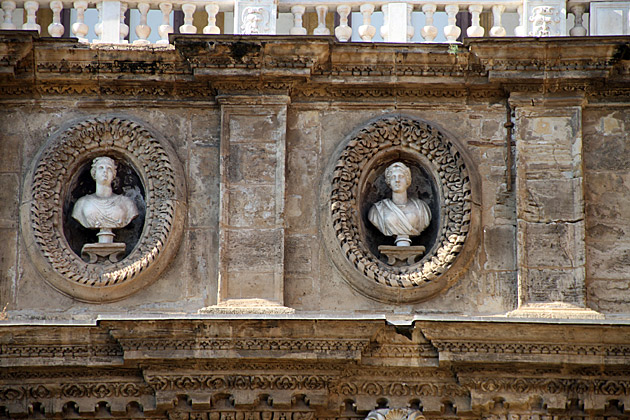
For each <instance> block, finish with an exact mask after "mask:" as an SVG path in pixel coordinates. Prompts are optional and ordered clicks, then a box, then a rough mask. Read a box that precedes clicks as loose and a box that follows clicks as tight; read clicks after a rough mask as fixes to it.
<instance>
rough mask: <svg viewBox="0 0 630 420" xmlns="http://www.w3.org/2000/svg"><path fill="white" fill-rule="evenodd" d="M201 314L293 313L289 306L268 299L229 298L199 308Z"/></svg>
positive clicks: (293, 310)
mask: <svg viewBox="0 0 630 420" xmlns="http://www.w3.org/2000/svg"><path fill="white" fill-rule="evenodd" d="M198 313H200V314H293V313H295V309H293V308H287V307H286V306H282V305H279V304H278V303H275V302H272V301H269V300H266V299H229V300H226V301H224V302H221V303H219V304H217V305H213V306H207V307H205V308H201V309H199V311H198Z"/></svg>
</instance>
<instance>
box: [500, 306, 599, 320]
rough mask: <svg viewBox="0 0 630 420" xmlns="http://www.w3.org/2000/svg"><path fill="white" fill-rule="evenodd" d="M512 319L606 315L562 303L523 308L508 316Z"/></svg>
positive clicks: (574, 317)
mask: <svg viewBox="0 0 630 420" xmlns="http://www.w3.org/2000/svg"><path fill="white" fill-rule="evenodd" d="M507 316H508V317H510V318H560V319H605V318H606V317H605V315H604V314H601V313H599V312H596V311H594V310H592V309H589V308H581V307H578V306H572V305H567V304H561V303H543V304H533V305H531V304H530V305H526V306H522V307H520V308H518V309H516V310H514V311H512V312H508V314H507Z"/></svg>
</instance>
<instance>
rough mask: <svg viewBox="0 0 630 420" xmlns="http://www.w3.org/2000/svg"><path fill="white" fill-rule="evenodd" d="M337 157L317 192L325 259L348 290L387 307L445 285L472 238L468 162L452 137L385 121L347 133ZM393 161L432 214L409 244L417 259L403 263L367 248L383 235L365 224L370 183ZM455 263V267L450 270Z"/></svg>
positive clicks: (411, 123) (416, 124)
mask: <svg viewBox="0 0 630 420" xmlns="http://www.w3.org/2000/svg"><path fill="white" fill-rule="evenodd" d="M337 156H339V157H338V160H337V161H336V162H335V164H334V167H333V168H332V171H333V173H332V176H331V179H330V187H329V189H328V190H326V191H325V193H326V194H327V195H328V196H327V197H326V200H327V201H328V202H329V204H330V205H329V207H328V208H329V209H330V213H329V214H326V215H325V216H328V217H329V219H328V222H329V225H328V226H326V227H325V228H324V231H325V234H326V231H328V247H329V251H330V255H331V258H332V259H333V261H334V262H335V264H336V265H337V267H338V268H339V269H340V271H342V273H344V274H346V278H347V279H348V281H349V282H350V284H351V286H353V287H354V288H355V289H357V290H358V291H360V292H361V293H364V294H366V295H367V296H369V297H372V298H374V299H377V300H381V301H390V302H391V301H394V302H409V301H418V300H422V299H427V298H429V297H431V296H432V295H434V294H435V293H438V292H439V291H440V290H443V289H444V288H445V287H447V286H448V285H449V284H450V282H451V281H452V280H453V279H454V278H455V275H456V273H457V272H458V270H460V269H461V265H462V263H463V262H464V261H465V260H466V258H465V257H464V258H459V256H460V255H461V254H462V253H463V250H464V247H465V245H466V244H467V243H471V242H472V241H473V240H474V237H475V235H471V232H472V231H473V230H474V229H475V224H474V222H472V221H473V220H474V219H475V217H476V211H477V210H476V205H475V204H474V200H473V195H474V194H475V191H473V190H474V189H475V187H474V183H473V180H472V179H471V178H472V176H471V173H470V165H469V164H467V163H466V160H465V157H464V155H463V154H462V152H461V151H460V150H459V149H458V147H457V146H456V145H455V143H454V142H453V140H452V139H451V138H449V136H447V135H446V134H445V133H444V132H442V131H441V130H439V129H438V128H437V127H435V126H431V125H429V124H427V123H425V122H422V121H419V120H415V119H412V118H407V117H387V118H383V119H379V120H377V121H375V122H373V123H371V124H369V125H368V126H367V127H365V128H363V129H361V130H360V131H359V132H358V133H357V134H356V135H354V136H352V137H351V138H350V139H349V140H348V141H347V142H346V143H345V144H344V145H343V148H342V149H341V150H339V152H338V155H337ZM396 160H402V161H405V163H406V164H407V166H410V167H412V168H413V169H412V172H413V173H414V175H413V177H414V180H415V181H414V182H416V181H417V184H419V186H418V188H417V192H416V193H418V194H421V195H422V197H420V198H421V199H422V200H424V201H425V202H427V204H428V206H427V208H429V207H430V212H431V213H432V217H431V218H430V219H431V223H430V225H428V227H427V228H426V230H425V231H423V233H422V235H421V236H419V237H418V238H419V239H418V240H417V241H416V242H414V244H413V245H417V246H424V247H425V248H426V253H425V255H424V257H422V259H420V260H419V261H418V262H412V263H408V264H403V265H399V264H396V265H390V264H388V263H386V259H383V258H382V257H379V255H378V251H377V250H376V246H375V245H374V243H375V242H378V241H381V242H382V241H383V240H384V238H379V237H378V234H375V233H374V230H372V231H370V227H369V226H368V224H369V222H367V210H368V209H369V208H370V206H371V204H372V203H369V201H370V200H371V198H370V197H372V198H375V197H379V193H378V191H377V190H378V183H379V182H380V183H384V180H383V179H384V172H385V168H386V167H387V166H389V165H390V164H391V163H392V162H394V161H396ZM379 180H380V181H379ZM378 199H380V198H378ZM374 201H377V200H374ZM375 235H376V236H375ZM469 236H472V237H473V239H472V240H469V239H468V238H469ZM379 245H380V244H379ZM458 259H459V260H460V262H459V263H458V265H459V266H460V268H456V269H455V270H453V269H452V267H454V266H455V264H456V262H457V261H458Z"/></svg>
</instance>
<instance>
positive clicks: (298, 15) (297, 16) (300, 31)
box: [289, 6, 306, 35]
mask: <svg viewBox="0 0 630 420" xmlns="http://www.w3.org/2000/svg"><path fill="white" fill-rule="evenodd" d="M305 11H306V8H305V7H304V6H293V7H291V13H293V28H291V29H290V30H289V34H291V35H306V28H304V27H303V26H302V15H303V14H304V12H305Z"/></svg>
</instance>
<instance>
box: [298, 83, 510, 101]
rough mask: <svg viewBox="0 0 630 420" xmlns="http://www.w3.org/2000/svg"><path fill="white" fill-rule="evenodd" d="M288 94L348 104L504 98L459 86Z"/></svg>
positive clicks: (308, 89) (312, 88)
mask: <svg viewBox="0 0 630 420" xmlns="http://www.w3.org/2000/svg"><path fill="white" fill-rule="evenodd" d="M291 92H292V94H293V95H294V96H295V97H296V98H297V99H299V100H311V99H323V100H329V99H330V98H335V99H344V100H348V101H356V100H365V99H370V98H456V99H459V98H468V97H470V98H472V99H476V100H483V99H499V98H504V97H505V96H506V95H505V93H504V91H503V90H501V89H495V88H488V89H484V90H480V89H468V88H460V87H439V86H422V87H418V88H401V87H395V86H374V87H365V86H330V85H326V86H318V85H309V86H300V85H296V86H295V87H294V88H293V89H292V91H291Z"/></svg>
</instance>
